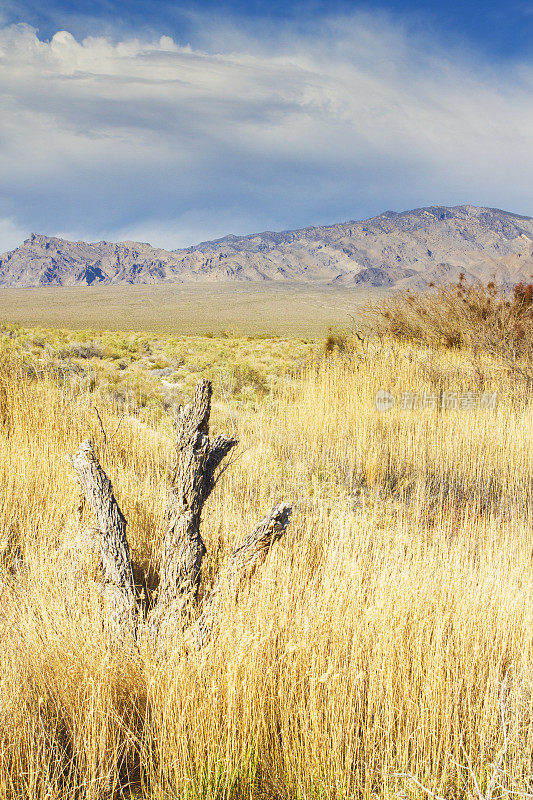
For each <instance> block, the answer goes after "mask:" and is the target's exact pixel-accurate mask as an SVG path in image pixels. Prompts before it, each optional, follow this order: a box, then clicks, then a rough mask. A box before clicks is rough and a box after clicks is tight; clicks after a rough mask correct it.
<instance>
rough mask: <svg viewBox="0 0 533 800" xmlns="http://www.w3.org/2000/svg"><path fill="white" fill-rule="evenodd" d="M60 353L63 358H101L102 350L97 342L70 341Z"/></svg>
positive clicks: (102, 355)
mask: <svg viewBox="0 0 533 800" xmlns="http://www.w3.org/2000/svg"><path fill="white" fill-rule="evenodd" d="M60 355H61V356H62V357H63V358H103V357H104V351H103V349H102V346H101V345H100V344H99V343H98V342H94V341H92V342H72V344H70V345H69V346H68V347H65V348H63V349H62V350H61V351H60Z"/></svg>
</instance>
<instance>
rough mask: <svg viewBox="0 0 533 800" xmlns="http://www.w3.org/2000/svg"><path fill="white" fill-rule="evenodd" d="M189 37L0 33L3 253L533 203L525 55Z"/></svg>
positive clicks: (206, 34)
mask: <svg viewBox="0 0 533 800" xmlns="http://www.w3.org/2000/svg"><path fill="white" fill-rule="evenodd" d="M198 25H199V26H202V30H201V34H202V35H201V37H199V38H198V39H197V41H200V42H201V48H200V47H196V48H194V49H193V48H192V47H190V46H184V45H181V44H178V43H176V42H175V41H174V40H173V39H172V38H170V37H168V36H163V37H161V38H159V39H157V40H156V41H144V40H142V39H134V38H130V39H128V40H124V41H115V40H113V39H111V38H105V37H90V38H86V39H84V40H83V41H77V40H76V39H75V38H74V37H73V36H72V35H71V34H69V33H68V32H66V31H60V32H58V33H56V34H55V36H53V38H52V39H51V40H50V41H41V40H40V39H39V37H38V35H37V32H36V31H35V30H34V29H32V28H30V27H28V26H25V25H17V26H11V27H5V28H3V29H0V107H1V109H2V113H1V114H0V252H2V251H3V250H5V249H8V248H10V247H13V246H14V245H15V244H17V242H16V241H14V239H15V238H16V237H17V236H19V234H21V233H22V232H23V231H24V232H25V233H24V235H27V233H29V232H30V231H32V230H37V231H38V232H41V233H47V234H57V235H65V236H67V237H68V238H86V239H91V240H95V239H101V238H108V239H123V238H134V239H141V240H143V241H151V243H152V244H155V245H160V246H165V247H179V246H184V245H187V244H192V243H194V242H196V241H199V240H201V239H205V238H211V237H214V236H221V235H223V234H225V233H229V232H234V233H241V232H250V231H254V230H259V229H265V228H289V227H297V226H300V225H306V224H317V223H321V222H323V223H327V222H334V221H339V220H341V219H349V218H361V217H365V216H370V215H371V214H374V213H378V212H379V211H382V210H385V209H388V208H393V209H397V210H402V209H404V208H410V207H414V206H417V205H425V204H430V203H444V204H453V203H461V202H470V203H476V204H481V205H491V206H499V207H503V208H508V209H509V210H514V211H518V212H522V213H526V214H527V213H529V214H533V188H532V186H531V180H530V176H531V174H533V147H532V146H531V141H532V136H533V65H532V64H527V63H526V64H524V63H522V64H511V65H509V64H507V65H506V66H505V67H504V68H503V67H502V68H501V69H500V70H497V69H496V68H492V67H491V65H490V64H488V63H483V62H481V61H480V57H479V56H477V58H474V57H473V56H472V57H469V56H468V54H467V53H465V52H459V51H457V52H455V53H450V52H444V51H443V50H442V49H441V48H440V47H439V45H438V43H436V42H435V41H434V40H431V39H428V38H424V37H423V36H421V35H419V34H417V35H416V36H415V35H414V34H412V33H411V32H410V31H409V30H408V29H403V28H401V27H400V26H398V25H394V24H392V22H391V20H390V19H388V18H387V17H385V16H379V15H374V16H370V15H365V16H361V15H359V16H352V17H346V18H343V19H335V20H329V21H326V22H324V21H323V22H322V24H321V25H320V26H317V27H316V28H313V27H312V26H310V27H308V28H307V30H305V31H299V32H297V31H296V30H294V29H291V28H290V27H289V26H284V27H280V28H278V29H276V30H272V29H271V30H258V31H257V30H250V29H246V28H244V27H243V26H241V25H239V24H238V22H234V23H233V24H228V25H226V26H222V25H211V26H209V25H207V24H206V23H205V21H202V20H199V21H198Z"/></svg>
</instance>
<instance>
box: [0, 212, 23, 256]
mask: <svg viewBox="0 0 533 800" xmlns="http://www.w3.org/2000/svg"><path fill="white" fill-rule="evenodd" d="M29 235H30V231H29V230H27V229H26V228H21V227H20V226H19V225H17V224H16V223H15V222H14V221H13V220H12V219H0V255H2V254H3V253H6V252H7V251H8V250H13V249H14V248H15V247H17V246H18V245H19V244H20V243H21V242H23V241H24V239H27V238H28V237H29Z"/></svg>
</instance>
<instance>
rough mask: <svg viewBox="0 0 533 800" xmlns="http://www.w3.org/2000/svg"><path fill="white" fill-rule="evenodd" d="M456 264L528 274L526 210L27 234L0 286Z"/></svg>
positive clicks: (348, 279)
mask: <svg viewBox="0 0 533 800" xmlns="http://www.w3.org/2000/svg"><path fill="white" fill-rule="evenodd" d="M461 272H464V273H465V275H466V277H467V278H469V279H471V280H475V279H482V280H489V279H494V280H496V282H498V283H500V284H503V285H508V286H510V285H513V284H515V283H517V282H518V281H520V280H529V278H530V277H531V275H532V274H533V218H531V217H524V216H520V215H518V214H512V213H510V212H507V211H502V210H500V209H492V208H480V207H477V206H468V205H467V206H455V207H452V208H448V207H444V206H431V207H428V208H421V209H415V210H413V211H405V212H402V213H397V212H393V211H387V212H385V213H384V214H380V215H379V216H377V217H373V218H371V219H368V220H363V221H359V222H357V221H350V222H344V223H338V224H335V225H325V226H318V227H308V228H303V229H300V230H293V231H282V232H279V233H275V232H271V231H266V232H264V233H258V234H251V235H248V236H234V235H229V236H225V237H224V238H222V239H218V240H216V241H210V242H202V243H200V244H198V245H195V246H193V247H189V248H185V249H181V250H173V251H171V250H164V249H161V248H156V247H152V246H151V245H149V244H146V243H141V242H129V241H126V242H119V243H112V242H105V241H102V242H95V243H90V244H89V243H86V242H69V241H66V240H65V239H59V238H54V237H48V236H43V235H36V234H32V235H31V236H30V238H29V239H26V241H25V242H24V243H23V244H21V245H20V246H19V247H17V248H16V249H15V250H12V251H10V252H8V253H5V254H4V255H2V256H0V287H32V286H92V285H98V284H119V283H130V284H150V283H161V282H168V283H180V282H191V281H207V282H213V281H233V280H238V281H272V280H274V281H299V282H313V283H322V284H329V285H340V286H353V287H365V288H369V287H378V286H381V287H398V288H401V287H408V286H409V287H419V288H421V287H423V286H427V285H428V283H436V284H439V283H442V282H445V281H448V280H455V279H457V277H458V275H459V274H460V273H461Z"/></svg>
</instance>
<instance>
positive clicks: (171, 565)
mask: <svg viewBox="0 0 533 800" xmlns="http://www.w3.org/2000/svg"><path fill="white" fill-rule="evenodd" d="M211 393H212V387H211V383H210V382H209V381H207V380H201V381H200V382H199V383H198V385H197V387H196V392H195V394H194V398H193V400H192V401H191V403H189V404H188V405H186V406H185V407H181V406H180V408H179V411H178V414H177V416H176V420H175V429H176V443H175V450H174V463H173V466H172V471H171V488H170V491H169V494H168V501H167V529H166V533H165V537H164V540H163V549H162V556H161V567H160V583H159V592H158V596H157V601H156V604H155V606H154V608H153V610H152V613H151V615H150V625H151V627H152V629H153V630H154V631H156V632H159V633H161V632H162V629H163V628H168V626H169V625H172V626H174V625H175V624H176V621H177V620H179V618H180V616H182V615H184V614H185V613H186V612H187V610H188V609H190V605H191V603H193V602H194V601H195V600H196V597H197V593H198V585H199V583H200V576H201V569H202V560H203V557H204V555H205V545H204V542H203V539H202V537H201V534H200V518H201V514H202V508H203V505H204V502H205V500H206V499H207V497H208V496H209V494H210V492H211V491H212V489H213V486H214V482H215V472H216V469H217V467H218V466H219V464H220V463H221V461H222V459H223V458H224V457H225V456H226V455H227V454H228V453H229V452H230V450H231V448H232V447H235V445H236V444H237V441H236V440H235V439H231V438H229V437H227V436H225V435H220V436H217V437H216V438H215V439H214V440H213V442H210V440H209V416H210V413H211Z"/></svg>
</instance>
